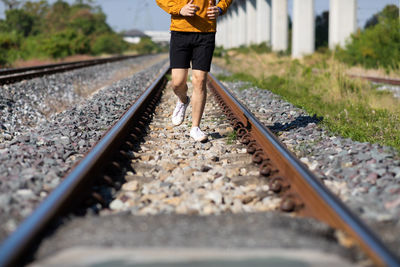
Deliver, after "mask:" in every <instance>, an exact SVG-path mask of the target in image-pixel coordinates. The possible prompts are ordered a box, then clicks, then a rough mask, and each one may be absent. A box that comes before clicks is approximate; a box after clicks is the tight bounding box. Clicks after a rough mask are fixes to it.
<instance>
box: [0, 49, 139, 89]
mask: <svg viewBox="0 0 400 267" xmlns="http://www.w3.org/2000/svg"><path fill="white" fill-rule="evenodd" d="M135 57H137V56H114V57H108V58H97V59H91V60H81V61H73V62H65V63H56V64H48V65H40V66H34V67H25V68H13V69H0V85H4V84H9V83H15V82H18V81H22V80H26V79H32V78H35V77H41V76H44V75H49V74H54V73H59V72H64V71H69V70H74V69H79V68H85V67H89V66H94V65H98V64H105V63H111V62H116V61H120V60H126V59H130V58H135Z"/></svg>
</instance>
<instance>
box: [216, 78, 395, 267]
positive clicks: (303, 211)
mask: <svg viewBox="0 0 400 267" xmlns="http://www.w3.org/2000/svg"><path fill="white" fill-rule="evenodd" d="M208 77H209V79H208V80H209V86H210V88H211V90H212V91H213V92H214V93H215V95H216V97H217V99H218V100H219V103H220V104H221V105H222V108H223V109H224V111H225V112H226V114H227V115H228V117H229V116H230V117H231V121H232V122H233V123H235V125H236V127H235V128H237V129H238V135H239V133H240V132H242V134H240V135H239V136H243V137H242V141H243V143H245V144H246V143H247V144H249V146H248V148H250V146H253V147H254V145H255V143H254V142H256V143H257V147H258V148H257V149H256V150H255V151H257V152H256V153H255V154H254V156H253V160H254V159H256V161H257V158H260V157H261V160H260V159H258V161H259V162H260V163H263V164H262V165H261V169H260V172H261V173H262V172H263V168H264V169H265V168H267V169H268V171H266V173H267V176H269V177H270V178H275V179H278V180H280V181H281V185H280V186H281V187H286V188H287V190H286V193H285V194H284V197H285V198H286V200H288V199H289V200H290V201H291V202H292V205H293V208H294V210H296V211H297V212H298V214H300V215H304V216H311V217H314V218H316V219H318V220H321V221H324V222H326V223H328V224H329V225H331V226H333V227H334V228H336V229H341V230H343V231H344V232H346V233H347V234H348V235H349V236H351V237H352V238H353V239H354V240H356V241H357V243H358V244H359V246H360V247H361V248H362V249H363V251H364V252H365V253H366V254H367V255H368V256H369V257H370V258H371V259H372V260H373V261H374V263H375V264H377V265H379V266H383V265H385V266H399V265H400V261H399V259H398V258H397V257H396V256H395V255H394V254H393V253H392V252H391V251H390V250H389V249H388V248H387V247H386V246H385V245H384V244H383V242H382V241H381V240H380V239H379V238H378V237H377V236H376V235H375V234H374V233H373V232H372V231H371V230H370V229H369V228H368V227H367V226H366V225H365V224H364V223H363V222H362V221H361V220H360V219H359V218H358V217H357V216H356V215H354V214H353V213H352V212H351V211H350V210H349V209H348V208H347V207H346V206H345V205H344V204H343V203H342V202H341V201H340V200H339V199H338V198H337V197H336V196H335V195H333V194H332V193H331V192H330V191H329V190H328V189H327V188H326V187H325V186H324V185H323V184H322V183H321V182H320V181H319V180H318V178H317V177H315V176H314V175H313V174H312V173H311V172H310V171H309V170H308V168H307V167H306V166H305V165H304V164H303V163H301V162H300V161H299V160H298V159H297V158H296V156H294V155H293V154H292V153H291V152H290V151H289V150H288V149H287V148H286V147H285V146H284V145H283V144H282V143H281V142H280V141H279V140H278V139H277V138H276V137H275V135H274V134H273V133H272V132H271V131H270V130H269V129H268V128H266V127H265V126H264V125H263V124H262V123H261V122H260V121H259V120H258V119H257V118H255V117H254V115H253V114H252V113H251V112H250V111H249V110H248V109H247V108H246V107H245V106H244V105H242V104H241V103H240V102H239V101H238V100H237V99H236V98H235V97H234V96H233V95H232V94H231V93H230V92H229V91H228V90H227V89H226V88H225V87H224V86H223V84H221V83H220V82H219V81H218V80H217V79H216V78H215V77H214V76H213V75H212V74H209V76H208ZM285 183H286V185H285Z"/></svg>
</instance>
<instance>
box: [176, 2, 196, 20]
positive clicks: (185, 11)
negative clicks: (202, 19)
mask: <svg viewBox="0 0 400 267" xmlns="http://www.w3.org/2000/svg"><path fill="white" fill-rule="evenodd" d="M199 9H200V7H198V6H196V5H194V4H193V0H190V2H189V3H187V4H186V5H185V6H184V7H182V9H181V11H179V14H181V15H182V16H185V17H193V16H194V15H195V14H196V12H197V11H199Z"/></svg>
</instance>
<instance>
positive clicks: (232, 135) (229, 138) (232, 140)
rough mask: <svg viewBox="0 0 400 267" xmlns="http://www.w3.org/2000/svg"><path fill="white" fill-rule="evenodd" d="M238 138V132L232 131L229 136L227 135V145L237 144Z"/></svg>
mask: <svg viewBox="0 0 400 267" xmlns="http://www.w3.org/2000/svg"><path fill="white" fill-rule="evenodd" d="M236 140H237V134H236V131H232V132H230V133H229V134H228V135H227V137H226V144H227V145H232V144H235V143H236Z"/></svg>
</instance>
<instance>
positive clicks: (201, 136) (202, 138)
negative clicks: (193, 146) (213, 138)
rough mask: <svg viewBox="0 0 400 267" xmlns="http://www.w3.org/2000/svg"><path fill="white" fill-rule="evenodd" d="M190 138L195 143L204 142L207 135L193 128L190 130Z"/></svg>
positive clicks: (197, 128)
mask: <svg viewBox="0 0 400 267" xmlns="http://www.w3.org/2000/svg"><path fill="white" fill-rule="evenodd" d="M190 137H192V138H193V139H194V140H195V141H198V142H204V141H206V140H207V139H208V137H207V135H206V134H205V133H203V132H202V131H201V130H200V128H199V127H193V128H192V129H191V130H190Z"/></svg>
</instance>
